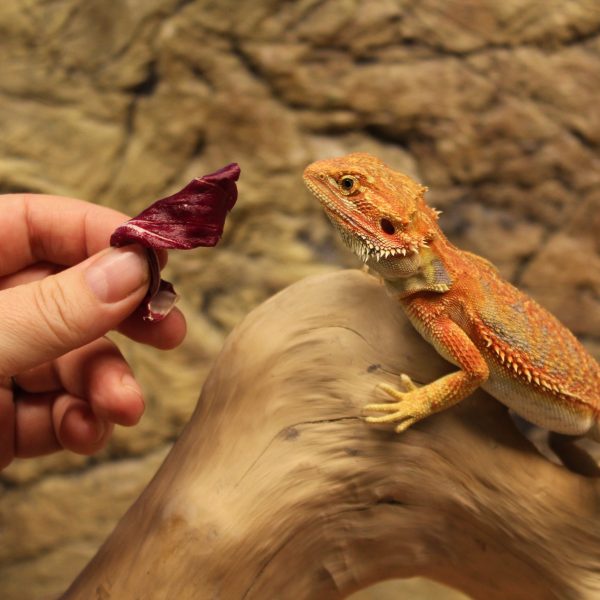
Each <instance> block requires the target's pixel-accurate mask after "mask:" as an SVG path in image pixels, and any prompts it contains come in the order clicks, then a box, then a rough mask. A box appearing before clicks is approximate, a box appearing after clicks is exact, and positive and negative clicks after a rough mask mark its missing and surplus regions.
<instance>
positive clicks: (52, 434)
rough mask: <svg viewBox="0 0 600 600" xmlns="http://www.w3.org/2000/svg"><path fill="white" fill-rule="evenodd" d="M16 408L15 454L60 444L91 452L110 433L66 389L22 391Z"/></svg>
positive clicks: (55, 448) (37, 451)
mask: <svg viewBox="0 0 600 600" xmlns="http://www.w3.org/2000/svg"><path fill="white" fill-rule="evenodd" d="M15 409H16V415H15V417H16V418H15V422H16V426H15V456H18V457H20V458H32V457H34V456H43V455H45V454H50V453H52V452H57V451H58V450H62V449H63V448H64V449H66V450H71V451H72V452H77V453H78V454H93V453H94V452H97V451H98V450H100V449H102V448H103V447H104V446H105V445H106V442H107V440H108V439H109V437H110V434H111V433H112V426H111V425H109V424H107V423H105V422H103V421H102V420H100V419H98V418H97V417H95V416H94V414H93V413H92V411H91V409H90V407H89V405H88V404H87V403H86V402H84V401H83V400H81V399H80V398H76V397H74V396H71V395H69V394H66V393H62V394H25V395H24V396H22V397H19V399H18V401H17V402H16V403H15Z"/></svg>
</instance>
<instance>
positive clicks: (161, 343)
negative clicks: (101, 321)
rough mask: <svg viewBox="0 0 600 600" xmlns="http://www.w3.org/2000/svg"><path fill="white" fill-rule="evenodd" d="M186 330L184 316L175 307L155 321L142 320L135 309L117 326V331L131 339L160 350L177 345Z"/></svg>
mask: <svg viewBox="0 0 600 600" xmlns="http://www.w3.org/2000/svg"><path fill="white" fill-rule="evenodd" d="M186 330H187V325H186V322H185V317H184V316H183V313H182V312H181V311H180V310H179V309H177V308H174V309H173V310H172V311H171V312H170V313H169V314H168V315H167V316H166V317H165V318H164V319H163V320H162V321H158V322H156V323H152V322H148V321H144V320H143V319H142V318H141V316H140V313H139V311H136V312H135V313H133V315H131V316H129V317H127V319H125V320H124V321H123V322H122V323H121V324H120V325H119V327H118V331H119V332H121V333H122V334H123V335H126V336H127V337H129V338H131V339H132V340H135V341H136V342H141V343H142V344H148V345H150V346H154V347H155V348H159V349H160V350H171V349H172V348H176V347H177V346H179V344H181V342H182V341H183V339H184V338H185V334H186Z"/></svg>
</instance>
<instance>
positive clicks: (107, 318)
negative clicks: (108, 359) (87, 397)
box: [0, 246, 149, 376]
mask: <svg viewBox="0 0 600 600" xmlns="http://www.w3.org/2000/svg"><path fill="white" fill-rule="evenodd" d="M148 283H149V272H148V262H147V259H146V253H145V250H144V249H143V248H140V247H139V246H125V247H123V248H110V249H108V250H105V251H104V252H101V253H100V254H97V255H95V256H92V257H91V258H88V259H87V260H86V261H84V262H82V263H80V264H78V265H76V266H74V267H71V268H70V269H66V270H65V271H62V272H61V273H58V274H56V275H51V276H50V277H46V278H45V279H40V280H39V281H34V282H32V283H28V284H25V285H20V286H16V287H13V288H9V289H6V290H3V291H1V292H0V315H2V318H0V376H13V375H15V374H17V373H20V372H22V371H24V370H26V369H28V368H31V367H33V366H36V365H39V364H41V363H43V362H46V361H48V360H52V359H54V358H57V357H58V356H61V355H62V354H65V353H66V352H69V351H70V350H74V349H75V348H78V347H80V346H83V345H84V344H87V343H89V342H91V341H93V340H95V339H97V338H99V337H101V336H103V335H104V334H105V333H106V332H108V331H109V330H110V329H114V328H115V327H116V326H117V325H118V324H119V323H120V322H121V321H123V320H124V319H125V318H126V317H128V316H129V315H130V314H131V313H132V312H133V311H134V310H135V309H136V307H137V306H138V305H139V303H140V302H141V301H142V299H143V298H144V296H145V294H146V291H147V288H148Z"/></svg>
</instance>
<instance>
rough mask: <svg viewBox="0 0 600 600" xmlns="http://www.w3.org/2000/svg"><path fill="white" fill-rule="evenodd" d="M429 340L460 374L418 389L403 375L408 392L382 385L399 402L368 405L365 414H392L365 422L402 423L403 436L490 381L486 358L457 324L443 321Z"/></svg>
mask: <svg viewBox="0 0 600 600" xmlns="http://www.w3.org/2000/svg"><path fill="white" fill-rule="evenodd" d="M428 338H429V339H430V341H431V343H432V344H433V345H434V346H435V348H436V350H437V351H438V352H439V353H440V354H441V355H442V356H444V357H445V358H447V359H448V360H449V361H450V362H452V363H454V364H456V365H458V367H459V368H460V371H457V372H455V373H450V374H449V375H445V376H444V377H441V378H440V379H437V380H436V381H434V382H432V383H429V384H427V385H424V386H423V387H416V386H415V384H414V383H413V382H412V380H411V379H410V377H408V376H407V375H402V377H401V380H402V383H403V384H404V387H405V388H406V391H400V390H397V389H395V388H393V387H392V386H390V385H387V384H380V385H379V386H378V388H379V389H381V390H383V391H384V392H386V393H387V394H388V395H389V396H391V397H392V398H393V399H394V400H396V402H386V403H383V404H367V405H366V406H365V407H364V408H363V412H383V413H389V414H386V415H384V416H379V417H373V416H367V417H366V418H365V421H367V422H368V423H398V425H397V426H396V431H397V432H398V433H400V432H401V431H404V430H405V429H407V428H408V427H410V426H411V425H412V424H413V423H416V422H417V421H420V420H421V419H424V418H425V417H428V416H429V415H432V414H433V413H436V412H439V411H441V410H444V409H446V408H449V407H450V406H453V405H454V404H457V403H458V402H460V401H461V400H462V399H463V398H466V397H467V396H469V395H470V394H471V393H472V392H473V391H474V390H475V389H476V388H478V387H479V386H480V385H481V384H482V383H484V382H485V380H486V379H487V378H488V375H489V369H488V366H487V363H486V362H485V360H484V358H483V356H482V355H481V353H480V352H479V350H478V349H477V347H476V346H475V344H474V343H473V342H472V341H471V340H470V339H469V337H468V336H467V334H466V333H465V332H464V331H463V330H462V329H461V328H460V327H459V326H458V325H456V323H454V322H453V321H451V320H450V319H448V318H447V317H445V318H442V319H439V320H438V321H436V322H435V323H434V324H432V326H431V328H430V330H429V332H428Z"/></svg>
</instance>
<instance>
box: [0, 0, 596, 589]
mask: <svg viewBox="0 0 600 600" xmlns="http://www.w3.org/2000/svg"><path fill="white" fill-rule="evenodd" d="M0 47H1V49H2V51H1V53H0V68H1V71H0V73H1V76H0V131H1V132H2V135H0V192H15V191H34V192H47V193H55V194H64V195H70V196H75V197H79V198H84V199H87V200H91V201H94V202H99V203H103V204H107V205H111V206H115V207H118V208H120V209H122V210H124V211H126V212H129V213H135V212H137V211H139V210H140V209H141V208H142V207H144V206H145V205H146V204H147V203H148V202H149V201H151V200H154V199H156V198H158V197H160V196H162V195H165V194H167V193H170V192H172V191H174V190H176V189H178V188H179V187H180V186H182V185H183V184H184V183H186V182H187V180H189V179H190V178H191V177H193V176H196V175H200V174H203V173H206V172H209V171H210V170H212V169H214V168H217V167H219V166H221V165H222V164H225V163H227V162H230V161H234V160H235V161H238V162H239V163H240V164H241V167H242V178H241V181H240V186H239V187H240V200H239V202H238V204H237V206H236V208H235V210H234V211H233V213H232V214H231V217H230V220H229V221H228V226H227V232H226V235H225V237H224V239H223V241H222V243H221V245H220V246H219V248H218V249H217V250H216V251H211V250H202V249H201V250H198V251H195V252H191V253H185V254H184V253H182V254H179V255H173V256H172V258H171V261H170V275H171V279H172V280H174V281H175V283H176V284H177V286H178V288H179V291H180V292H182V293H183V297H184V302H183V308H184V310H185V311H186V313H187V315H188V318H189V322H190V334H189V336H188V340H187V342H186V343H185V345H184V346H183V347H182V348H180V349H178V350H177V351H173V352H170V353H166V354H164V353H159V352H158V351H152V350H150V349H148V348H142V347H134V346H133V345H131V344H128V343H127V342H123V346H124V348H125V350H126V352H127V355H128V357H129V358H130V359H131V360H132V362H133V363H134V365H135V367H136V370H137V372H138V374H139V377H140V379H141V381H142V383H143V385H144V387H145V391H146V395H147V404H148V409H147V413H146V415H145V417H144V419H143V421H142V423H141V424H140V425H139V426H138V427H137V428H135V429H131V430H124V429H122V430H120V431H118V432H117V434H116V436H115V439H114V441H113V443H112V444H111V445H110V447H109V448H108V450H106V451H105V452H104V453H103V454H102V455H100V456H98V457H94V458H84V457H76V456H70V455H56V456H50V457H46V458H43V459H40V460H36V461H23V462H19V463H17V464H15V465H13V466H11V467H10V468H9V469H8V470H7V471H5V472H4V473H3V474H2V475H1V476H0V494H1V496H0V497H1V501H0V597H2V598H4V599H6V600H16V599H17V598H18V599H19V600H28V599H32V598H39V597H43V596H46V597H48V596H52V594H56V593H58V592H59V591H60V590H62V589H64V587H65V586H66V584H67V583H68V582H69V581H70V580H71V579H72V578H73V576H74V575H75V574H76V573H77V572H78V571H79V570H80V568H81V567H82V565H83V564H84V563H85V562H86V561H87V559H88V558H89V557H90V556H91V555H92V554H93V553H94V551H95V549H96V548H97V546H98V545H99V543H100V542H101V540H102V539H103V538H104V537H105V536H106V535H107V533H108V532H109V531H110V529H111V528H112V526H113V524H114V523H115V521H116V519H118V518H119V516H120V515H121V514H122V513H123V512H124V510H125V508H126V507H127V506H128V505H129V504H130V503H131V501H132V500H133V499H134V498H135V497H136V495H137V494H138V492H139V491H140V489H141V488H142V487H143V486H144V485H145V482H147V481H148V479H149V478H150V477H151V475H152V474H153V473H154V471H155V470H156V468H157V467H158V465H159V464H160V461H161V460H162V458H163V457H164V455H165V454H166V452H167V451H168V448H169V446H170V444H171V443H172V442H173V440H174V439H175V438H176V437H177V435H178V432H179V431H180V429H181V427H182V425H183V424H184V423H185V421H186V419H187V416H188V415H189V414H190V412H191V410H192V408H193V406H194V404H195V400H196V397H197V394H198V390H199V388H200V387H201V385H202V381H203V379H204V377H205V375H206V373H207V370H208V369H209V367H210V363H211V360H212V358H213V357H214V356H215V354H216V353H217V352H218V350H219V348H220V346H221V344H222V342H223V339H224V337H225V336H226V335H227V332H228V331H229V330H230V329H231V328H232V327H233V326H234V325H235V324H236V323H237V322H238V321H239V320H240V319H241V318H242V317H243V316H244V315H245V314H246V313H247V312H248V311H249V310H250V309H251V308H252V307H254V306H256V305H257V304H258V303H260V302H261V301H262V300H264V299H266V298H267V297H268V296H270V295H271V294H273V293H274V292H276V291H277V290H279V289H281V288H282V287H284V286H286V285H288V284H290V283H292V282H294V281H296V280H297V279H299V278H301V277H304V276H306V275H310V274H313V273H317V272H322V271H325V270H330V269H336V268H339V267H341V266H354V265H356V261H355V259H354V258H352V257H351V256H350V255H349V254H348V252H347V251H346V250H345V249H344V248H342V247H341V245H340V244H339V243H338V242H337V240H336V239H335V237H334V236H333V234H332V231H331V230H330V228H329V226H328V224H327V223H326V222H325V219H324V218H323V216H322V215H321V211H320V209H319V207H318V206H317V204H316V202H315V201H314V200H313V199H312V198H311V197H310V195H309V194H308V193H307V192H306V191H305V190H304V187H303V184H302V181H301V173H302V169H303V168H304V166H305V165H306V164H307V163H309V162H310V161H312V160H315V159H317V158H323V157H327V156H331V155H339V154H343V153H346V152H349V151H352V150H359V149H360V150H366V151H370V152H373V153H375V154H378V155H380V156H381V157H382V158H384V159H386V160H387V161H388V162H389V163H390V164H392V165H394V166H395V167H397V168H399V169H404V170H405V171H407V172H409V173H410V174H412V175H414V176H416V177H418V178H419V179H420V180H422V181H423V182H424V183H426V184H427V185H428V186H429V187H430V189H431V191H430V192H429V198H430V201H431V202H432V204H433V205H434V206H436V207H438V208H440V209H442V210H443V211H444V214H443V216H442V220H441V223H442V226H443V227H444V229H445V231H446V232H447V234H448V235H449V237H451V239H452V240H453V241H454V242H456V243H457V244H458V245H460V246H462V247H464V248H465V249H469V250H472V251H475V252H477V253H480V254H482V255H484V256H486V257H487V258H489V259H491V260H492V261H493V262H495V263H496V264H497V265H498V266H499V268H500V270H501V271H502V272H503V273H504V275H505V276H507V277H508V278H509V279H511V280H512V281H514V282H516V283H517V284H518V285H519V286H521V287H523V288H524V289H526V290H527V291H528V292H529V293H531V294H532V295H533V296H534V297H536V298H537V299H538V300H539V301H540V302H542V303H543V304H544V305H546V306H547V307H548V308H550V309H551V310H553V311H554V312H555V313H556V314H557V315H558V316H559V317H560V318H561V319H562V320H563V321H564V322H565V323H567V324H568V325H569V326H570V327H571V328H572V329H573V330H574V331H575V333H576V334H577V335H579V336H580V338H581V339H582V340H583V342H584V343H585V344H586V345H587V346H588V347H589V348H590V349H591V350H592V352H594V353H595V354H596V356H599V355H600V256H599V250H600V236H599V234H598V232H599V231H600V169H599V166H600V165H599V162H600V157H599V152H598V150H599V145H600V107H599V103H598V97H599V93H600V5H599V4H598V3H597V2H596V1H595V0H570V1H569V2H561V1H559V0H549V1H547V2H538V1H537V0H497V1H494V0H444V1H436V0H421V1H420V2H413V1H409V0H298V1H296V2H284V1H276V0H249V1H245V2H244V1H241V2H240V1H239V0H220V1H219V2H211V1H209V0H86V2H78V1H77V0H27V1H21V0H5V1H4V2H2V3H0ZM424 593H425V592H424ZM373 594H375V592H373ZM411 594H412V595H411ZM416 594H417V592H415V591H413V592H410V594H408V597H415V598H416V597H417V596H416ZM372 597H382V596H374V595H373V596H372ZM423 597H427V596H423ZM431 597H433V596H431ZM435 597H439V596H435Z"/></svg>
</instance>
